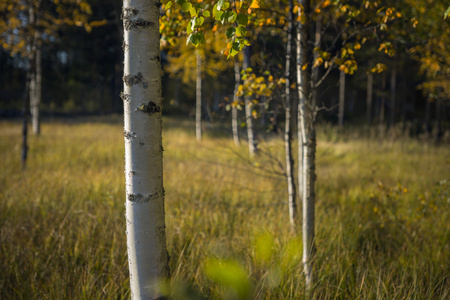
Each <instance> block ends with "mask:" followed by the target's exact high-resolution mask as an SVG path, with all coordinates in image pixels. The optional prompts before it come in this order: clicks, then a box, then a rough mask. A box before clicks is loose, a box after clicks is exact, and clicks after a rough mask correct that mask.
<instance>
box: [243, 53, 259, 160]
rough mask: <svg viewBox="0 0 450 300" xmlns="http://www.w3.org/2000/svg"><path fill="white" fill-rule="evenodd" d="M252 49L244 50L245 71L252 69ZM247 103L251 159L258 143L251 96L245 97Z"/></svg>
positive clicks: (246, 111)
mask: <svg viewBox="0 0 450 300" xmlns="http://www.w3.org/2000/svg"><path fill="white" fill-rule="evenodd" d="M250 51H251V50H250V48H249V47H246V48H245V49H244V62H243V64H242V68H243V69H244V70H245V69H247V68H250V54H251V52H250ZM244 102H245V122H246V124H247V139H248V152H249V154H250V157H254V156H255V154H256V143H255V136H254V131H253V119H252V102H251V99H250V98H249V96H245V97H244Z"/></svg>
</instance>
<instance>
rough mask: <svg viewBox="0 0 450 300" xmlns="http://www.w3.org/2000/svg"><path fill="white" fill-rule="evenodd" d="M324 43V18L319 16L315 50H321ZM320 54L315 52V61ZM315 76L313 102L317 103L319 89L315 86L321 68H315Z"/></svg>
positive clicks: (313, 72)
mask: <svg viewBox="0 0 450 300" xmlns="http://www.w3.org/2000/svg"><path fill="white" fill-rule="evenodd" d="M321 42H322V16H321V15H318V16H317V19H316V30H315V36H314V48H320V44H321ZM319 56H320V55H319V52H318V51H314V61H316V59H317V58H319ZM312 76H313V85H314V88H313V89H312V102H313V103H317V87H316V86H315V85H316V84H317V82H318V81H319V67H315V68H314V69H313V71H312Z"/></svg>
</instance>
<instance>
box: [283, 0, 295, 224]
mask: <svg viewBox="0 0 450 300" xmlns="http://www.w3.org/2000/svg"><path fill="white" fill-rule="evenodd" d="M293 9H294V4H293V1H292V0H289V19H288V22H289V23H288V35H287V44H286V66H285V75H284V77H285V80H286V84H285V103H286V111H285V122H286V123H285V128H284V149H285V157H286V180H287V189H288V204H289V223H290V224H291V230H292V231H295V227H296V221H297V199H296V198H297V195H296V190H295V181H294V174H293V172H294V159H293V156H292V140H293V137H292V127H293V126H292V106H293V105H292V102H293V101H292V95H291V88H290V86H291V83H290V80H291V57H292V55H291V54H292V34H293V20H294V16H293V14H294V13H293Z"/></svg>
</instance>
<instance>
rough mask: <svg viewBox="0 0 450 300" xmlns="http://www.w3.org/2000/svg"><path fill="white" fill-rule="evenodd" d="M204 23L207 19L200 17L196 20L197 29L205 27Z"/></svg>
mask: <svg viewBox="0 0 450 300" xmlns="http://www.w3.org/2000/svg"><path fill="white" fill-rule="evenodd" d="M204 22H205V18H203V17H198V18H197V19H196V20H195V26H196V27H200V26H202V25H203V23H204Z"/></svg>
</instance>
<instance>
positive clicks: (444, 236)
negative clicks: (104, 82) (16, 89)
mask: <svg viewBox="0 0 450 300" xmlns="http://www.w3.org/2000/svg"><path fill="white" fill-rule="evenodd" d="M164 127H165V129H164V140H163V144H164V149H165V151H164V185H165V190H166V222H167V243H168V250H169V254H170V257H171V259H170V269H171V279H170V280H169V282H168V283H167V284H166V285H167V288H169V289H170V290H171V293H172V294H173V298H174V299H200V298H202V297H204V298H207V299H239V298H243V299H244V298H250V299H252V298H254V299H304V297H305V287H304V278H303V275H302V267H301V251H302V244H301V235H300V234H298V235H295V234H293V233H291V232H290V229H289V224H288V220H289V218H288V206H287V201H286V198H287V196H286V183H285V179H284V177H283V175H282V174H283V168H282V166H283V165H284V156H283V151H284V150H283V142H282V139H281V136H271V137H270V138H268V139H266V141H262V142H260V144H259V146H260V149H261V153H260V154H259V155H258V156H257V157H256V158H255V159H254V160H250V159H249V158H248V154H247V149H246V146H245V144H244V143H243V144H242V145H241V146H240V147H235V146H234V144H233V141H232V139H231V137H230V133H229V132H231V130H228V129H226V130H224V129H223V127H221V128H222V129H220V128H215V127H214V128H209V129H208V130H206V134H205V138H204V139H203V140H202V142H201V143H199V142H196V141H195V135H194V124H193V123H192V122H191V121H179V120H176V119H165V121H164ZM318 141H319V142H318V151H317V175H318V177H317V178H318V181H317V186H316V187H317V207H316V233H317V237H316V245H317V255H316V258H315V274H316V280H315V287H314V289H313V293H314V294H313V298H315V299H448V297H450V264H449V261H450V222H449V220H450V147H449V145H448V144H447V145H434V144H431V143H430V142H427V141H423V140H419V139H412V138H405V137H403V138H397V139H394V138H389V139H379V138H370V139H369V138H361V137H356V136H355V135H354V134H353V133H352V131H351V130H348V132H347V131H346V132H344V133H341V134H340V135H339V134H337V133H336V130H335V129H333V128H332V127H329V126H319V134H318ZM29 146H30V149H29V159H28V164H27V168H26V169H25V170H22V168H21V163H20V153H21V127H20V123H19V122H11V121H0V274H1V275H0V298H1V299H126V298H129V293H130V292H129V282H128V265H127V258H126V238H125V222H124V205H123V203H124V201H125V191H124V174H123V167H124V159H123V156H124V150H123V149H124V142H123V127H122V123H121V121H120V118H104V119H102V120H93V119H92V120H89V119H88V120H82V121H76V122H70V123H69V122H59V121H58V122H57V121H54V122H46V123H44V124H43V125H42V135H41V136H40V137H35V136H32V135H31V136H30V138H29ZM299 215H301V214H299ZM298 228H299V229H300V228H301V226H300V223H299V226H298Z"/></svg>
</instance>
